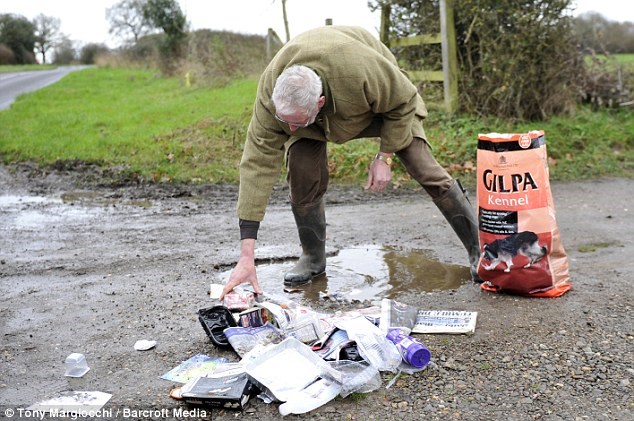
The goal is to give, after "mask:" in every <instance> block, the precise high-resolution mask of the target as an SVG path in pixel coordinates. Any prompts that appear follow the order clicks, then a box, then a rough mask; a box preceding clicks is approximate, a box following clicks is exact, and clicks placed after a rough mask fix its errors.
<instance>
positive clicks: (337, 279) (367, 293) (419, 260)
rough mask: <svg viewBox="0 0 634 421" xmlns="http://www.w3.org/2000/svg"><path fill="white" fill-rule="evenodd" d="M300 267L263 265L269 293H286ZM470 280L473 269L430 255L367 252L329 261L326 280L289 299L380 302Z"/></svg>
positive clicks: (262, 275)
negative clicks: (286, 281)
mask: <svg viewBox="0 0 634 421" xmlns="http://www.w3.org/2000/svg"><path fill="white" fill-rule="evenodd" d="M294 265H295V260H288V261H284V262H279V263H270V264H260V265H258V266H257V271H258V280H259V281H260V285H261V286H262V288H263V289H264V290H265V291H267V292H271V293H275V294H278V293H280V292H282V290H283V283H282V279H283V278H284V273H286V272H287V271H288V270H290V269H291V268H292V267H293V266H294ZM230 273H231V270H228V271H225V272H222V273H221V274H219V278H220V279H219V281H220V282H222V283H225V282H227V280H228V278H229V275H230ZM470 280H471V277H470V273H469V268H468V267H467V266H460V265H453V264H446V263H441V262H439V261H438V260H436V259H434V258H433V257H432V256H431V252H430V251H428V250H401V249H398V248H394V247H388V246H384V247H381V246H363V247H355V248H349V249H343V250H340V251H339V253H338V254H337V255H335V256H332V257H328V258H327V264H326V274H325V275H322V276H320V277H319V278H317V279H314V280H313V281H312V282H311V283H309V284H307V285H304V286H302V287H299V288H297V289H296V290H295V291H287V292H288V295H287V296H288V297H289V298H292V299H294V300H295V299H299V300H301V301H304V300H305V301H318V300H322V299H324V298H326V297H324V295H327V296H328V297H332V298H333V299H337V300H345V301H348V300H360V301H364V300H369V301H378V300H381V299H382V298H391V299H397V297H398V296H400V295H403V294H405V293H410V292H413V293H416V292H421V293H423V292H431V291H440V290H451V289H456V288H459V287H460V286H462V285H464V284H465V283H467V282H469V281H470Z"/></svg>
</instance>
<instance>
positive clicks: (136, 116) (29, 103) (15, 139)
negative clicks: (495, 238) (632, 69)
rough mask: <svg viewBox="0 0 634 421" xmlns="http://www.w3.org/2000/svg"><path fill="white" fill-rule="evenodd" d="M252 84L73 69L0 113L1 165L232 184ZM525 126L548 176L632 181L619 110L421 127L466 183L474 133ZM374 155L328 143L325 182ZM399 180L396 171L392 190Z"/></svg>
mask: <svg viewBox="0 0 634 421" xmlns="http://www.w3.org/2000/svg"><path fill="white" fill-rule="evenodd" d="M256 88H257V81H256V80H255V79H246V80H239V81H235V82H233V83H232V84H230V85H229V86H227V87H224V88H202V87H189V86H186V85H185V83H183V81H181V80H178V79H166V78H162V77H160V76H158V75H156V74H155V73H154V72H152V71H148V70H127V69H106V68H92V69H86V70H83V71H79V72H74V73H71V74H69V75H68V76H67V77H65V78H64V79H62V80H61V81H60V82H58V83H56V84H54V85H51V86H49V87H46V88H44V89H42V90H39V91H37V92H34V93H30V94H26V95H23V96H21V97H19V98H18V100H17V101H16V102H15V103H14V104H13V105H12V106H11V108H10V109H8V110H5V111H1V112H0V154H1V156H2V159H3V161H4V162H5V163H10V162H20V161H33V162H36V163H38V164H40V165H50V164H54V163H59V162H66V161H69V162H70V161H82V162H88V163H95V164H98V165H100V166H103V167H107V168H118V169H121V170H123V171H125V172H127V173H128V174H133V175H134V176H135V177H138V178H141V179H144V180H151V181H157V182H193V183H218V182H229V183H235V182H237V181H238V165H239V162H240V157H241V155H242V145H243V143H244V139H245V136H246V128H247V125H248V122H249V119H250V115H251V109H252V106H253V100H254V98H255V92H256ZM532 129H543V130H545V132H546V137H547V143H548V153H549V158H550V174H551V178H552V179H560V180H565V179H582V178H597V177H606V176H619V177H631V176H633V175H634V152H633V151H634V147H633V146H634V135H633V133H634V119H632V114H631V111H630V110H627V109H621V110H602V111H593V110H591V109H590V108H586V107H580V108H579V109H578V110H577V111H576V112H575V113H574V115H571V116H559V117H555V118H552V119H551V120H549V121H545V122H537V123H534V122H519V123H518V122H513V121H505V120H501V119H498V118H495V117H487V118H480V117H476V116H471V115H448V114H444V113H442V112H439V111H434V112H432V113H430V116H429V118H428V122H427V124H426V131H427V134H428V137H429V140H430V141H431V143H432V146H433V147H434V150H435V155H436V158H437V159H438V161H439V162H440V163H441V164H442V165H443V166H445V167H446V168H448V169H449V170H450V172H451V173H452V174H453V175H454V176H457V177H461V178H462V179H463V180H464V181H465V182H467V183H469V182H474V181H475V180H474V174H475V169H476V160H475V158H476V145H477V136H478V133H484V132H493V131H496V132H518V131H527V130H532ZM376 150H377V143H376V141H372V140H369V141H368V140H367V139H363V140H354V141H351V142H348V143H347V144H345V145H342V146H337V145H332V146H330V147H329V164H330V170H331V179H332V181H333V182H335V183H355V184H357V183H358V184H361V183H364V182H365V177H366V169H367V167H368V165H369V163H370V160H371V158H372V157H373V156H374V154H375V153H376ZM281 177H283V174H282V175H281ZM409 183H410V180H409V178H408V177H407V175H406V173H405V172H404V171H403V170H402V168H400V166H398V165H397V166H396V167H395V171H394V185H395V186H397V187H398V186H401V185H407V184H409Z"/></svg>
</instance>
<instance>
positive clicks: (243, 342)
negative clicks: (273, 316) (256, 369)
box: [224, 323, 284, 357]
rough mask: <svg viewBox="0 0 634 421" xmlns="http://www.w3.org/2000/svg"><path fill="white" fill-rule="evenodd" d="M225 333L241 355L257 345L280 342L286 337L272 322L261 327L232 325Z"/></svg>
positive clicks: (234, 348)
mask: <svg viewBox="0 0 634 421" xmlns="http://www.w3.org/2000/svg"><path fill="white" fill-rule="evenodd" d="M224 333H225V336H226V337H227V341H228V342H229V344H230V345H231V347H232V348H233V350H234V351H235V352H236V354H238V355H239V356H240V357H243V356H244V355H245V354H246V353H247V352H249V351H251V350H252V349H253V348H255V347H256V346H257V345H268V344H279V343H280V342H282V340H283V339H284V335H283V334H282V333H281V332H280V331H279V330H277V329H276V328H275V327H274V326H273V325H271V324H270V323H267V324H265V325H264V326H259V327H230V328H227V329H225V330H224Z"/></svg>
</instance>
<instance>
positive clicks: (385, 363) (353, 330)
mask: <svg viewBox="0 0 634 421" xmlns="http://www.w3.org/2000/svg"><path fill="white" fill-rule="evenodd" d="M336 324H337V327H338V328H339V329H343V330H345V331H346V333H347V334H348V337H349V338H350V339H351V340H353V341H355V342H356V343H357V348H358V349H359V354H361V356H362V357H363V359H364V360H366V361H367V362H368V363H370V364H371V365H372V366H374V367H375V368H376V369H377V370H379V371H392V372H394V371H396V368H397V367H398V366H399V365H400V364H401V354H400V353H399V352H398V349H396V345H394V344H393V343H392V342H391V341H389V340H388V339H387V338H386V337H385V333H384V332H383V331H381V329H379V328H378V327H377V326H375V325H374V324H372V322H370V321H369V320H368V319H367V318H365V317H364V316H357V317H352V318H343V319H339V320H337V321H336Z"/></svg>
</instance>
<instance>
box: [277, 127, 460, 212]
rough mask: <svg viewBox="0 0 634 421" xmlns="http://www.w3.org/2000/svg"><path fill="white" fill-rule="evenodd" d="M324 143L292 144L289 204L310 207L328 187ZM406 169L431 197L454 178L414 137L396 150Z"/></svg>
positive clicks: (289, 154) (289, 152)
mask: <svg viewBox="0 0 634 421" xmlns="http://www.w3.org/2000/svg"><path fill="white" fill-rule="evenodd" d="M326 149H327V143H326V142H323V141H320V140H312V139H300V140H298V141H296V142H295V143H293V145H291V147H290V149H289V150H288V156H287V168H288V173H287V181H288V184H289V188H290V201H291V205H293V206H299V207H310V206H313V205H315V204H317V203H318V202H319V201H320V200H321V198H322V197H323V196H324V194H325V193H326V190H328V154H327V151H326ZM396 155H397V156H398V158H399V160H400V161H401V162H402V163H403V165H404V166H405V170H406V171H407V172H408V173H409V175H411V176H412V178H413V179H414V180H416V181H417V182H418V184H420V185H421V186H422V187H423V188H424V189H425V191H426V192H427V193H428V194H429V195H430V196H431V198H432V199H435V198H437V197H440V196H441V195H442V194H443V193H444V192H446V191H447V190H449V188H450V187H451V186H452V185H453V182H454V181H453V178H452V177H451V176H450V175H449V173H448V172H447V171H446V170H445V169H444V168H443V167H441V166H440V165H439V164H438V162H437V161H436V159H435V158H434V157H433V155H432V153H431V149H430V147H429V145H428V144H427V142H425V141H424V140H423V139H419V138H416V137H415V138H414V139H413V140H412V143H411V144H410V145H409V146H408V147H406V148H405V149H402V150H400V151H398V152H396Z"/></svg>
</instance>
